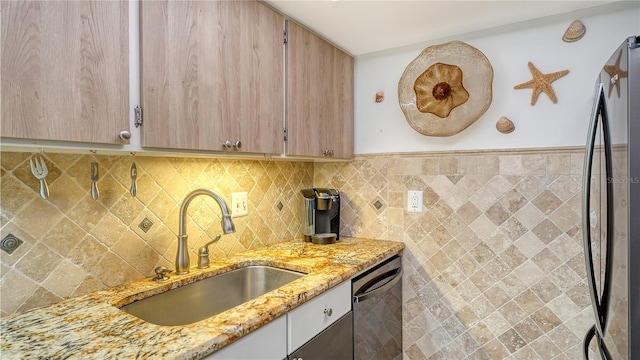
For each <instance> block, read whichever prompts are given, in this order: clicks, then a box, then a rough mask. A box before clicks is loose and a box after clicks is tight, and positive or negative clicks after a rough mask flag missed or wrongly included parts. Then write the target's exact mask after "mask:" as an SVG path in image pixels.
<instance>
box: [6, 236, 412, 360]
mask: <svg viewBox="0 0 640 360" xmlns="http://www.w3.org/2000/svg"><path fill="white" fill-rule="evenodd" d="M403 248H404V244H403V243H401V242H395V241H383V240H370V239H360V238H346V239H341V240H340V241H339V242H337V243H336V244H331V245H315V244H311V243H305V242H302V241H297V242H284V243H279V244H275V245H270V246H268V247H264V248H260V249H256V250H249V251H246V252H243V253H239V254H236V255H234V256H231V257H229V258H224V259H211V267H210V268H209V269H206V270H197V269H195V268H192V269H191V272H190V273H189V274H187V275H175V273H170V274H169V275H170V276H171V279H169V281H167V282H164V283H157V282H155V281H151V280H150V279H151V278H146V279H143V280H140V281H136V282H133V283H130V284H126V285H122V286H118V287H114V288H110V289H107V290H103V291H98V292H95V293H91V294H88V295H85V296H80V297H77V298H72V299H68V300H65V301H62V302H60V303H57V304H54V305H50V306H46V307H42V308H38V309H34V310H31V311H28V312H26V313H23V314H17V315H10V316H6V317H3V318H1V319H0V331H1V333H0V340H1V342H0V357H1V358H2V359H199V358H202V357H204V356H205V355H208V354H210V353H212V352H213V351H215V350H218V349H220V348H221V347H223V346H224V345H227V344H229V343H231V342H233V341H234V340H236V339H238V338H240V337H241V336H243V335H245V334H247V333H249V332H250V331H252V330H255V329H257V328H259V327H260V326H262V325H264V324H266V323H268V322H269V321H271V320H273V319H275V318H277V317H279V316H281V315H283V314H285V313H287V312H289V311H290V310H292V309H293V308H295V307H297V306H299V305H301V304H303V303H304V302H306V301H308V300H310V299H312V298H313V297H315V296H317V295H319V294H321V293H323V292H324V291H326V290H327V289H329V288H332V287H334V286H336V285H338V284H340V283H342V282H343V281H345V280H348V279H350V278H351V277H352V276H354V275H356V274H358V273H359V272H361V271H363V270H365V269H367V268H369V267H371V266H372V265H375V264H376V263H378V262H380V261H382V260H384V259H386V258H388V257H390V256H392V255H394V254H396V253H399V252H400V251H401V250H402V249H403ZM247 265H271V266H276V267H281V268H285V269H289V270H295V271H300V272H304V273H308V274H307V275H305V276H303V277H301V278H300V279H297V280H295V281H293V282H291V283H289V284H287V285H285V286H282V287H280V288H278V289H276V290H274V291H271V292H269V293H267V294H265V295H262V296H259V297H257V298H255V299H253V300H251V301H248V302H246V303H244V304H241V305H239V306H237V307H235V308H232V309H229V310H227V311H225V312H223V313H220V314H218V315H215V316H213V317H210V318H208V319H205V320H202V321H199V322H196V323H193V324H189V325H183V326H160V325H154V324H150V323H147V322H145V321H143V320H140V319H138V318H137V317H135V316H133V315H129V314H127V313H125V312H124V311H121V310H120V309H119V308H120V307H122V306H124V305H127V304H129V303H131V302H133V301H135V300H138V299H143V298H146V297H149V296H151V295H154V294H158V293H161V292H163V291H166V290H168V289H171V288H175V287H179V286H181V285H185V284H188V283H191V282H194V281H197V280H200V279H203V278H207V277H209V276H212V275H215V274H219V273H223V272H226V271H229V270H232V269H234V268H237V267H241V266H247ZM212 300H215V299H212Z"/></svg>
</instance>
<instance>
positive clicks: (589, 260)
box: [582, 83, 604, 334]
mask: <svg viewBox="0 0 640 360" xmlns="http://www.w3.org/2000/svg"><path fill="white" fill-rule="evenodd" d="M603 101H604V84H602V83H600V85H599V86H598V90H597V92H596V98H595V102H594V105H593V110H592V112H591V122H590V123H589V132H588V134H587V147H586V153H585V157H584V178H583V179H582V240H583V245H584V259H585V265H586V270H587V284H588V286H589V297H590V298H591V307H592V308H593V312H594V315H595V320H596V322H595V323H596V325H595V326H596V328H597V330H598V332H600V333H601V334H602V330H603V329H602V322H601V314H600V299H599V298H598V291H597V289H596V280H595V279H596V278H595V272H594V269H593V268H594V266H593V251H592V250H591V218H590V212H591V206H590V203H589V200H590V194H591V167H592V164H593V151H594V146H595V140H596V133H597V130H598V117H599V115H600V111H601V109H602V102H603Z"/></svg>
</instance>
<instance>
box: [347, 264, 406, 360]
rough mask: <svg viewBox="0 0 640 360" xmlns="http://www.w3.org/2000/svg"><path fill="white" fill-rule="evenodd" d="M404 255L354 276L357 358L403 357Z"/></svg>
mask: <svg viewBox="0 0 640 360" xmlns="http://www.w3.org/2000/svg"><path fill="white" fill-rule="evenodd" d="M401 280H402V258H401V257H400V256H397V255H396V256H393V257H391V258H390V259H387V260H385V261H383V262H382V263H380V264H378V265H376V266H374V267H372V268H371V269H370V270H367V271H366V272H364V273H363V274H360V275H358V276H357V277H355V278H354V279H353V280H352V283H351V284H352V294H353V332H354V359H356V360H370V359H376V360H401V359H402V281H401Z"/></svg>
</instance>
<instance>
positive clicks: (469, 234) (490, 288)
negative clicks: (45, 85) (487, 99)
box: [0, 149, 591, 360]
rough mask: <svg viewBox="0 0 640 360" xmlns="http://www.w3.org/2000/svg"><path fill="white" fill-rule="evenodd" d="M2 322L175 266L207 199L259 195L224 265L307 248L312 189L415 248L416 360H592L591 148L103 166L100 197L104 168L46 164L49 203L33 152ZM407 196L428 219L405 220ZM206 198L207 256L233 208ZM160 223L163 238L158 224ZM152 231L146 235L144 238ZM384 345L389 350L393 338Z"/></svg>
mask: <svg viewBox="0 0 640 360" xmlns="http://www.w3.org/2000/svg"><path fill="white" fill-rule="evenodd" d="M1 155H2V159H1V164H2V167H1V169H0V170H1V175H2V178H1V180H2V183H1V186H2V191H1V199H0V200H1V205H2V215H1V221H2V232H1V236H2V239H5V237H6V236H7V235H9V234H12V235H15V236H17V237H19V238H20V239H22V240H24V241H25V243H24V244H22V245H21V246H20V247H19V248H18V249H17V250H16V251H15V252H14V253H13V254H12V255H8V254H6V253H4V252H2V253H1V260H2V267H1V269H0V270H1V274H2V282H1V288H0V290H1V293H0V294H1V298H0V299H1V303H0V305H1V309H2V314H3V315H4V314H10V313H15V312H22V311H25V310H28V309H30V308H33V307H36V306H41V305H45V304H49V303H53V302H57V301H60V300H61V299H63V298H66V297H69V296H76V295H80V294H84V293H87V292H90V291H94V290H97V289H101V288H104V287H107V286H112V285H117V284H121V283H125V282H128V281H131V280H135V279H138V278H141V277H144V276H149V275H150V274H151V273H152V269H153V268H154V267H155V266H158V265H165V266H167V267H171V268H172V267H173V261H174V256H175V247H176V233H177V226H178V225H177V224H178V207H179V205H180V202H181V200H182V199H183V197H184V196H185V195H186V194H187V193H188V192H189V191H190V190H192V189H195V188H199V187H206V188H209V189H212V190H214V191H216V192H218V193H220V194H221V195H222V196H223V197H224V198H225V199H227V201H229V200H230V194H231V192H234V191H241V190H247V191H248V192H249V203H250V207H249V209H250V213H249V216H248V217H243V218H238V219H236V226H237V229H238V232H237V233H236V234H233V235H225V236H223V237H222V239H221V240H220V242H219V243H217V244H215V245H214V247H213V248H212V255H211V256H212V257H215V256H225V255H230V254H232V253H235V252H238V251H241V250H245V249H249V248H253V247H257V246H261V245H265V244H271V243H275V242H279V241H281V240H282V239H293V238H299V237H300V225H299V224H300V220H301V219H300V213H301V211H300V210H301V209H300V205H301V201H300V198H299V190H300V189H302V188H307V187H311V186H312V184H313V185H314V186H317V187H335V188H338V189H340V190H341V192H342V203H341V205H342V208H341V218H342V230H341V232H342V234H344V235H352V236H360V237H371V238H379V239H388V240H401V241H404V242H405V244H406V245H407V248H406V249H405V251H404V260H405V263H404V264H405V266H404V268H405V269H404V270H405V276H404V294H403V303H404V319H403V329H404V344H403V348H404V353H405V358H406V359H411V360H417V359H442V360H445V359H446V360H456V359H474V360H476V359H528V360H529V359H541V360H549V359H579V358H581V353H580V351H581V340H582V337H583V335H584V333H585V332H586V330H587V329H588V327H589V326H590V325H591V324H590V321H591V320H590V319H591V308H590V303H589V298H588V293H587V288H586V278H585V272H584V269H583V266H584V265H583V264H584V259H583V256H582V251H581V250H582V248H581V235H580V234H581V227H580V215H579V214H580V197H581V180H580V176H581V173H582V161H583V156H582V151H581V150H579V149H559V150H539V151H500V152H480V153H439V154H402V155H400V154H398V155H393V154H387V155H380V156H378V155H371V156H360V157H357V158H356V159H355V160H354V161H351V162H340V163H316V164H312V163H304V162H284V161H268V162H267V161H248V160H215V159H182V158H152V157H142V156H137V157H136V158H135V161H136V163H137V165H138V171H139V176H138V178H139V181H138V195H137V197H135V198H133V197H131V196H130V195H129V186H130V179H129V176H128V174H129V166H130V164H131V161H132V160H133V158H132V157H131V156H122V157H107V156H97V157H95V158H97V159H98V161H99V162H100V166H101V168H100V169H101V179H100V182H99V188H100V193H101V194H100V198H99V199H98V200H97V201H93V200H92V199H91V197H90V195H89V186H90V182H89V163H90V162H91V161H92V160H93V159H94V157H92V156H81V155H62V154H45V158H46V161H47V165H48V166H49V169H50V173H49V176H48V181H49V187H50V192H51V196H50V198H49V200H46V201H45V200H42V199H41V198H40V197H39V195H38V182H37V180H36V179H35V178H34V177H33V176H32V175H31V173H30V170H29V165H28V163H29V156H30V154H24V153H7V152H4V153H2V154H1ZM407 190H422V191H423V192H424V207H425V209H424V212H423V213H408V212H407V211H406V210H405V204H406V199H407V195H406V192H407ZM205 199H206V198H203V199H198V198H196V200H194V203H192V205H191V209H190V211H189V213H190V219H189V240H190V243H189V244H190V248H191V258H192V259H193V261H195V259H196V258H195V252H194V251H195V249H197V247H198V246H200V245H202V244H203V243H205V242H206V241H209V239H211V238H213V237H214V236H215V235H216V234H217V233H218V232H219V231H220V225H219V210H218V209H217V206H216V205H215V204H214V203H213V201H211V200H208V199H206V200H205ZM145 218H146V219H148V220H149V221H150V222H151V223H153V225H152V226H151V228H150V229H148V231H147V232H145V231H144V230H143V229H142V228H144V227H145V226H144V224H145V223H147V224H148V222H145V221H144V220H145ZM140 226H142V227H140ZM382 340H384V339H381V341H382Z"/></svg>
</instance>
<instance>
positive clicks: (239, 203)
mask: <svg viewBox="0 0 640 360" xmlns="http://www.w3.org/2000/svg"><path fill="white" fill-rule="evenodd" d="M247 215H249V202H248V201H247V192H246V191H243V192H237V193H231V217H232V218H237V217H241V216H247Z"/></svg>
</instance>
